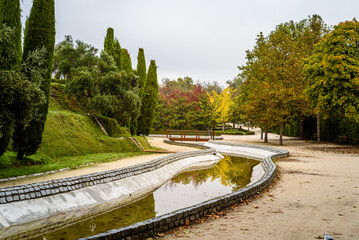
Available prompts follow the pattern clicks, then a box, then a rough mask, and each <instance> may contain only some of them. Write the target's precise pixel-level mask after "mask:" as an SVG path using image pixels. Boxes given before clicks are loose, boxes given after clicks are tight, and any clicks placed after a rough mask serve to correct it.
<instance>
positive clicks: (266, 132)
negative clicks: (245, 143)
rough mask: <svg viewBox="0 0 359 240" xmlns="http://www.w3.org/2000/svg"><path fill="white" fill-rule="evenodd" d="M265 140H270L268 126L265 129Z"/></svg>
mask: <svg viewBox="0 0 359 240" xmlns="http://www.w3.org/2000/svg"><path fill="white" fill-rule="evenodd" d="M264 142H265V143H267V142H268V128H265V130H264Z"/></svg>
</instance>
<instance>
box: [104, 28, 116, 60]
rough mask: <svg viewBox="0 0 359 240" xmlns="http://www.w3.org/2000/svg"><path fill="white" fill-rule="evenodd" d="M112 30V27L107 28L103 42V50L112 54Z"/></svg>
mask: <svg viewBox="0 0 359 240" xmlns="http://www.w3.org/2000/svg"><path fill="white" fill-rule="evenodd" d="M114 39H115V37H114V31H113V28H110V27H109V28H107V34H106V37H105V42H104V49H103V50H104V51H105V52H107V53H108V54H109V55H111V56H113V48H114Z"/></svg>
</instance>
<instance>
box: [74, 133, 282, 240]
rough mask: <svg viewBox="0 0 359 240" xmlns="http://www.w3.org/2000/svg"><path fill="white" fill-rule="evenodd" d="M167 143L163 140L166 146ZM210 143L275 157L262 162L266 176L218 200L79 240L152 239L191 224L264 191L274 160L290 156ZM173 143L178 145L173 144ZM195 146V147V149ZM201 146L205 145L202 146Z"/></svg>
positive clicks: (273, 168) (234, 144) (272, 169)
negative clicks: (157, 234) (260, 152)
mask: <svg viewBox="0 0 359 240" xmlns="http://www.w3.org/2000/svg"><path fill="white" fill-rule="evenodd" d="M168 141H169V140H165V142H166V143H168ZM211 143H215V144H221V145H231V146H237V147H250V148H257V149H263V150H268V151H272V152H274V154H272V155H270V156H268V157H265V158H264V159H263V161H262V164H263V168H264V170H265V174H264V176H263V177H262V178H260V179H259V180H258V181H256V182H254V183H252V184H250V185H248V186H246V187H244V188H242V189H240V190H238V191H236V192H233V193H230V194H227V195H224V196H222V197H219V198H215V199H212V200H209V201H205V202H203V203H200V204H197V205H194V206H192V207H188V208H184V209H181V210H177V211H175V212H172V213H168V214H165V215H162V216H159V217H155V218H151V219H149V220H146V221H143V222H139V223H135V224H132V225H130V226H127V227H123V228H119V229H114V230H110V231H107V232H104V233H101V234H97V235H94V236H90V237H86V238H81V239H82V240H85V239H86V240H90V239H96V240H108V239H126V240H133V239H143V238H146V237H150V236H153V235H154V234H156V233H158V232H164V231H167V230H169V229H171V228H175V227H178V226H181V225H184V224H185V223H186V221H194V220H196V219H199V218H202V217H204V216H206V215H208V214H210V213H213V212H216V211H220V210H221V209H224V208H228V207H230V206H232V205H234V204H235V203H238V202H241V201H243V200H245V199H247V198H249V197H251V196H253V195H255V194H256V193H258V192H261V191H262V190H264V189H266V188H267V187H268V186H269V184H270V183H271V182H272V180H273V177H274V175H275V169H276V166H275V164H274V163H273V161H272V158H274V157H282V156H287V155H288V154H289V152H288V151H286V150H281V149H277V148H272V147H266V146H256V145H247V144H236V143H223V142H216V141H211ZM172 144H177V143H174V142H172ZM181 144H182V145H186V146H193V145H196V144H194V143H184V142H182V143H181ZM197 147H198V146H197ZM202 147H204V146H202Z"/></svg>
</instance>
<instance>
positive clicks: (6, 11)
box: [0, 0, 21, 64]
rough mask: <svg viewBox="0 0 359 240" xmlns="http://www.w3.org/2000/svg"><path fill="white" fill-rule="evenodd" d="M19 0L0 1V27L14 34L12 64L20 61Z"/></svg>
mask: <svg viewBox="0 0 359 240" xmlns="http://www.w3.org/2000/svg"><path fill="white" fill-rule="evenodd" d="M20 12H21V10H20V0H1V1H0V26H2V25H3V24H6V26H8V27H10V28H13V29H14V31H15V34H14V36H13V41H14V43H15V50H16V60H15V63H14V64H19V63H20V61H21V19H20V14H21V13H20Z"/></svg>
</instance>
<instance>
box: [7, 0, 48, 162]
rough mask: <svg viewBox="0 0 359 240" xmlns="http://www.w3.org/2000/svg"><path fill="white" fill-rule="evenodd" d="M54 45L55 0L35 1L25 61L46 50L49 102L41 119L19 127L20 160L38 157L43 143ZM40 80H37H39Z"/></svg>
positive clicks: (42, 84) (44, 85) (43, 87)
mask: <svg viewBox="0 0 359 240" xmlns="http://www.w3.org/2000/svg"><path fill="white" fill-rule="evenodd" d="M54 45H55V3H54V0H46V1H45V0H34V1H33V6H32V8H31V12H30V16H29V18H28V19H27V22H26V27H25V36H24V52H23V56H22V61H23V62H25V61H27V59H29V55H30V54H31V52H34V51H37V50H40V49H43V48H44V49H45V50H46V54H45V56H44V58H45V59H44V60H45V61H44V64H42V65H41V67H42V69H43V71H41V74H42V78H41V79H42V81H41V82H40V85H39V87H40V89H41V90H42V91H43V92H44V95H45V98H46V101H45V103H44V104H42V105H41V106H38V108H39V109H38V112H39V116H41V118H35V119H33V120H32V121H31V122H30V123H29V124H28V125H21V124H20V123H19V124H18V123H17V125H16V127H15V132H14V149H16V151H17V152H18V155H17V158H18V159H22V158H23V155H24V154H26V155H31V154H34V153H36V150H37V149H38V148H39V147H40V144H41V141H42V132H43V130H44V124H45V121H46V116H47V111H48V102H49V96H50V81H51V73H52V61H53V52H54ZM25 75H26V76H27V77H28V79H29V80H30V81H31V82H37V81H38V78H36V79H35V78H34V76H33V74H32V72H25ZM36 77H37V76H36Z"/></svg>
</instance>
